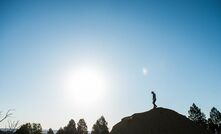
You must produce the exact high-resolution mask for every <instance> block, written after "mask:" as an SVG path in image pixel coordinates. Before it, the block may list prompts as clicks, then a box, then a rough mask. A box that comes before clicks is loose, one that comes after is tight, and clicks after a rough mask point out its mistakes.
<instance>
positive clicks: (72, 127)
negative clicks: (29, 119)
mask: <svg viewBox="0 0 221 134" xmlns="http://www.w3.org/2000/svg"><path fill="white" fill-rule="evenodd" d="M76 125H77V126H76ZM107 126H108V123H107V121H106V119H105V118H104V116H101V117H100V118H99V119H98V120H97V121H96V123H95V124H94V125H93V127H92V131H91V134H109V129H108V127H107ZM41 133H42V127H41V124H40V123H32V124H31V123H26V124H23V125H21V126H20V127H19V128H18V129H14V130H13V131H12V130H11V129H10V130H6V131H1V130H0V134H41ZM47 134H55V133H54V131H53V130H52V129H51V128H49V130H48V131H47ZM56 134H88V127H87V124H86V122H85V120H84V119H80V120H79V121H78V123H77V124H76V123H75V121H74V120H73V119H71V120H70V121H69V122H68V124H67V125H66V126H64V127H61V128H60V129H58V131H57V132H56Z"/></svg>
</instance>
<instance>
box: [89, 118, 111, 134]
mask: <svg viewBox="0 0 221 134" xmlns="http://www.w3.org/2000/svg"><path fill="white" fill-rule="evenodd" d="M107 124H108V123H107V121H106V120H105V118H104V116H101V117H100V118H99V119H98V120H97V122H96V123H95V124H94V125H93V128H92V132H91V134H109V130H108V127H107Z"/></svg>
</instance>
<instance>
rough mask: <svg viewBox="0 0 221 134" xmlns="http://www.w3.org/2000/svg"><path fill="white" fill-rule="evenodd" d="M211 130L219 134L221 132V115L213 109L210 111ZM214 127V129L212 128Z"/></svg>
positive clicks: (209, 122) (209, 123)
mask: <svg viewBox="0 0 221 134" xmlns="http://www.w3.org/2000/svg"><path fill="white" fill-rule="evenodd" d="M208 125H209V128H210V130H211V131H212V132H214V133H217V134H219V133H220V131H221V113H220V112H219V111H218V110H217V109H216V108H215V107H213V108H212V109H211V111H210V118H209V120H208ZM211 126H212V127H211Z"/></svg>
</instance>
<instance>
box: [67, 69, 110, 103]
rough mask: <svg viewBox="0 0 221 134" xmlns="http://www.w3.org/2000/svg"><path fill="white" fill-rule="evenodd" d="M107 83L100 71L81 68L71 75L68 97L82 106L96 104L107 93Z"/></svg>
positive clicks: (68, 81)
mask: <svg viewBox="0 0 221 134" xmlns="http://www.w3.org/2000/svg"><path fill="white" fill-rule="evenodd" d="M105 88H106V81H105V78H104V76H103V74H102V73H101V71H99V69H95V68H89V67H81V68H79V69H75V70H74V71H73V72H71V73H69V76H68V78H67V81H66V96H67V97H68V99H69V100H71V101H74V102H76V103H78V104H80V105H88V104H92V103H96V102H98V101H99V100H101V99H102V97H103V96H104V93H105Z"/></svg>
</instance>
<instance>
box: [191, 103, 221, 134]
mask: <svg viewBox="0 0 221 134" xmlns="http://www.w3.org/2000/svg"><path fill="white" fill-rule="evenodd" d="M188 114H189V115H188V118H189V119H190V120H192V121H193V122H194V123H196V124H199V125H200V126H201V127H204V128H206V129H207V130H209V131H210V132H212V133H213V134H221V113H220V112H219V111H218V110H217V109H216V108H215V107H213V108H212V109H211V110H210V113H209V118H208V119H206V116H205V114H204V113H203V112H201V109H200V108H199V107H198V106H196V104H195V103H193V105H192V106H190V109H189V111H188Z"/></svg>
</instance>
